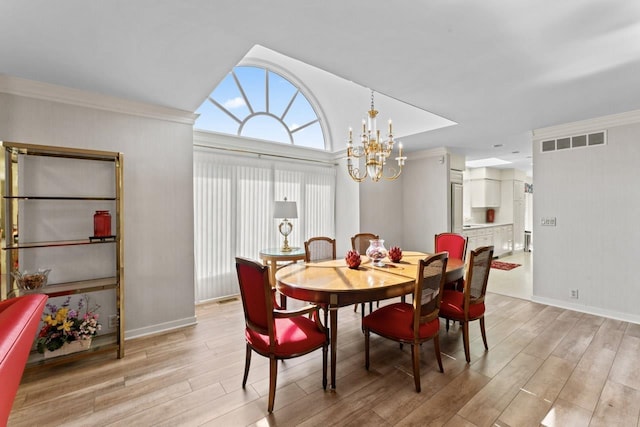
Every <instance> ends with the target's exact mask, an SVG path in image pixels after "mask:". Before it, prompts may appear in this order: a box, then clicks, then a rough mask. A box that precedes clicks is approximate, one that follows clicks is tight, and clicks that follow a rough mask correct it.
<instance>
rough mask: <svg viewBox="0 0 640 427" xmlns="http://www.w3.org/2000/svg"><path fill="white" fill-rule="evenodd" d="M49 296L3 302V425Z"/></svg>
mask: <svg viewBox="0 0 640 427" xmlns="http://www.w3.org/2000/svg"><path fill="white" fill-rule="evenodd" d="M46 303H47V296H46V295H43V294H31V295H25V296H21V297H18V298H11V299H8V300H5V301H0V425H6V424H7V420H8V419H9V414H10V413H11V407H12V406H13V400H14V399H15V397H16V393H17V392H18V386H19V385H20V380H21V379H22V373H23V372H24V367H25V365H26V363H27V358H28V357H29V352H30V351H31V347H32V346H33V341H34V339H35V337H36V333H37V330H38V325H39V324H40V319H41V318H42V313H43V311H44V307H45V304H46Z"/></svg>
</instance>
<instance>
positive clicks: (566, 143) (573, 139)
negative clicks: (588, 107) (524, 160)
mask: <svg viewBox="0 0 640 427" xmlns="http://www.w3.org/2000/svg"><path fill="white" fill-rule="evenodd" d="M606 143H607V132H606V131H601V132H593V133H588V134H583V135H574V136H565V137H562V138H558V139H549V140H546V141H542V144H541V145H540V151H542V152H543V153H548V152H550V151H560V150H569V149H573V148H583V147H593V146H598V145H606Z"/></svg>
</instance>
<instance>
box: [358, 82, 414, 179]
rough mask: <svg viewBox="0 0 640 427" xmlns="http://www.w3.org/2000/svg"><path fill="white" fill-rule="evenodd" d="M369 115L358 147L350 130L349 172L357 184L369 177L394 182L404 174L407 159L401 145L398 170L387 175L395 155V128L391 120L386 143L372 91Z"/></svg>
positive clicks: (394, 169)
mask: <svg viewBox="0 0 640 427" xmlns="http://www.w3.org/2000/svg"><path fill="white" fill-rule="evenodd" d="M367 113H368V115H369V121H368V122H367V121H366V120H362V133H361V134H360V144H361V145H358V146H355V147H354V145H353V131H352V130H351V128H349V139H348V140H347V170H348V172H349V176H350V177H351V178H352V179H353V180H354V181H356V182H362V181H364V180H365V179H366V178H367V176H368V177H370V178H371V180H372V181H373V182H378V181H379V180H380V179H383V178H384V179H386V180H394V179H397V178H398V177H399V176H400V174H401V173H402V166H404V162H405V160H406V159H407V158H406V157H405V156H403V155H402V144H399V150H398V157H396V158H395V160H396V161H397V162H398V168H397V169H396V168H387V173H386V174H385V170H384V169H385V166H386V164H387V160H388V159H389V158H390V157H391V154H392V153H393V145H394V143H395V141H394V140H393V130H392V129H393V127H392V123H391V120H389V131H388V133H387V139H386V141H383V140H382V139H381V132H380V130H379V129H377V124H376V116H377V115H378V111H377V110H376V109H375V107H374V104H373V91H371V109H370V110H369V111H368V112H367ZM363 157H364V159H363V161H364V171H363V173H362V174H361V173H360V167H361V166H362V161H361V160H360V159H361V158H363ZM354 159H356V163H357V164H356V166H358V167H354V164H353V163H354V161H353V160H354Z"/></svg>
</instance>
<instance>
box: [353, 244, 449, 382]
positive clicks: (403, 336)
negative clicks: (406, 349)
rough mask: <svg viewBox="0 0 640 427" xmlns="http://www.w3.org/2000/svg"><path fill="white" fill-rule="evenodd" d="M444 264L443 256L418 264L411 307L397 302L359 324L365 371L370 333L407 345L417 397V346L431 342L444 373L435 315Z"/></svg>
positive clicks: (440, 293) (438, 303)
mask: <svg viewBox="0 0 640 427" xmlns="http://www.w3.org/2000/svg"><path fill="white" fill-rule="evenodd" d="M447 261H448V255H447V253H446V252H441V253H439V254H435V255H432V256H430V257H427V258H426V259H423V260H420V265H419V267H418V273H417V276H416V281H415V286H414V289H413V303H412V304H409V303H405V302H399V303H395V304H391V305H387V306H384V307H382V308H379V309H378V310H376V311H374V312H373V313H371V314H369V315H368V316H365V317H364V319H363V321H362V324H363V328H364V348H365V367H366V368H367V369H369V335H370V333H371V332H373V333H375V334H377V335H380V336H382V337H385V338H388V339H391V340H394V341H398V342H399V343H400V344H403V343H406V344H411V356H412V358H413V379H414V382H415V386H416V391H417V392H418V393H419V392H420V345H421V344H422V343H423V342H425V341H428V340H430V339H433V347H434V349H435V352H436V359H437V361H438V366H439V367H440V372H444V369H443V368H442V358H441V356H440V340H439V331H440V320H439V318H438V311H439V308H440V298H441V297H442V293H443V290H444V278H445V273H446V270H447Z"/></svg>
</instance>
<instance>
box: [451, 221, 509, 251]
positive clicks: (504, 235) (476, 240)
mask: <svg viewBox="0 0 640 427" xmlns="http://www.w3.org/2000/svg"><path fill="white" fill-rule="evenodd" d="M462 235H463V236H466V237H467V255H466V256H467V259H469V252H470V251H472V250H474V249H477V248H479V247H481V246H491V245H492V246H493V256H494V257H499V256H504V255H508V254H510V253H511V252H513V225H512V224H502V225H495V226H476V227H474V228H472V229H466V230H464V231H463V232H462Z"/></svg>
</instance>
